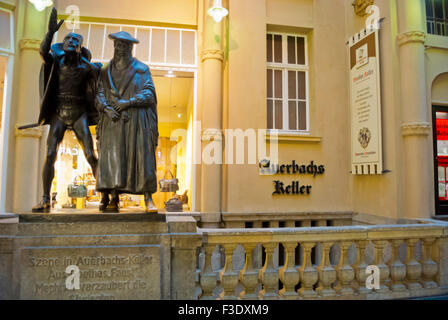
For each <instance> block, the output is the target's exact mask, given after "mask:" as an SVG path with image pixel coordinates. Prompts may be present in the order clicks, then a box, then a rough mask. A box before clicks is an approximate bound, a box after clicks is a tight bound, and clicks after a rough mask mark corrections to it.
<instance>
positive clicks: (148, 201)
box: [145, 194, 157, 213]
mask: <svg viewBox="0 0 448 320" xmlns="http://www.w3.org/2000/svg"><path fill="white" fill-rule="evenodd" d="M145 205H146V212H147V213H157V208H156V206H155V205H154V202H153V201H152V194H145Z"/></svg>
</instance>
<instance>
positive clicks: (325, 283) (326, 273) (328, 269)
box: [317, 242, 337, 297]
mask: <svg viewBox="0 0 448 320" xmlns="http://www.w3.org/2000/svg"><path fill="white" fill-rule="evenodd" d="M332 245H333V243H332V242H324V243H322V261H321V264H320V266H318V267H317V272H318V274H319V287H318V288H317V293H318V294H320V295H321V296H322V297H334V296H335V295H336V292H335V291H334V289H333V288H332V287H331V285H332V284H333V283H334V282H335V281H336V278H337V272H336V269H335V268H333V266H332V265H331V262H330V248H331V246H332Z"/></svg>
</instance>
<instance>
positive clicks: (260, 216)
mask: <svg viewBox="0 0 448 320" xmlns="http://www.w3.org/2000/svg"><path fill="white" fill-rule="evenodd" d="M352 218H353V213H352V212H258V213H230V212H226V213H222V220H223V221H225V222H227V221H271V220H272V221H282V220H297V221H300V220H323V219H326V220H338V219H344V220H345V219H350V220H351V219H352Z"/></svg>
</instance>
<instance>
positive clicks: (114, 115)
mask: <svg viewBox="0 0 448 320" xmlns="http://www.w3.org/2000/svg"><path fill="white" fill-rule="evenodd" d="M104 112H105V113H106V114H107V116H108V117H109V118H110V119H111V120H112V121H118V120H119V119H120V114H119V113H118V112H117V111H115V110H114V109H113V108H112V107H109V106H107V107H105V108H104Z"/></svg>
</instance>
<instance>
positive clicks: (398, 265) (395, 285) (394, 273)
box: [390, 239, 406, 292]
mask: <svg viewBox="0 0 448 320" xmlns="http://www.w3.org/2000/svg"><path fill="white" fill-rule="evenodd" d="M402 243H403V240H401V239H400V240H392V256H391V259H390V260H391V263H390V278H391V286H390V288H391V289H392V291H396V292H397V291H405V290H406V287H405V286H404V284H403V280H404V279H406V266H405V265H404V264H403V263H402V262H401V260H400V253H399V250H400V245H401V244H402Z"/></svg>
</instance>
